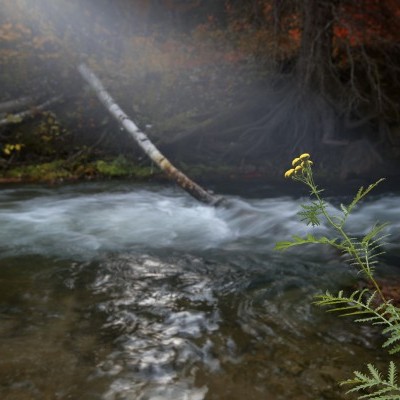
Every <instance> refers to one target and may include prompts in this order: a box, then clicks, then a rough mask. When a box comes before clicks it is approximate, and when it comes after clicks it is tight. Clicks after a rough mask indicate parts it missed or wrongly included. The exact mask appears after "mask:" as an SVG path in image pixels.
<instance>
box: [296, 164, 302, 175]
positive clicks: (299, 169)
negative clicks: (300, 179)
mask: <svg viewBox="0 0 400 400" xmlns="http://www.w3.org/2000/svg"><path fill="white" fill-rule="evenodd" d="M302 169H303V167H302V166H301V165H298V166H297V167H296V168H295V169H294V172H295V173H296V174H297V173H298V172H300V171H301V170H302Z"/></svg>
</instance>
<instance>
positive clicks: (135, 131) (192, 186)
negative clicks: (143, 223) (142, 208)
mask: <svg viewBox="0 0 400 400" xmlns="http://www.w3.org/2000/svg"><path fill="white" fill-rule="evenodd" d="M78 71H79V72H80V74H81V75H82V77H83V79H85V81H86V82H87V83H88V84H89V85H90V87H91V88H92V89H93V90H94V91H95V93H96V95H97V97H98V98H99V100H100V101H101V103H102V104H103V105H104V106H105V107H106V108H107V110H108V111H109V112H110V114H111V115H112V116H113V117H114V118H115V119H116V120H117V121H118V122H119V124H120V125H121V126H122V127H123V128H124V129H125V130H126V131H127V132H128V133H129V134H130V135H131V136H132V137H133V139H134V140H135V141H136V143H137V144H138V145H139V146H140V147H141V149H142V150H143V151H144V152H145V153H146V154H147V156H148V157H149V158H150V159H151V160H152V161H153V162H154V163H155V164H156V165H158V166H159V167H160V169H161V170H162V171H164V172H165V173H166V174H167V176H168V177H169V178H170V179H171V180H173V181H175V182H176V183H177V184H178V185H179V186H180V187H181V188H182V189H184V190H185V191H186V192H187V193H189V194H190V195H191V196H193V197H194V198H195V199H197V200H199V201H201V202H203V203H206V204H214V205H215V204H217V203H220V202H221V200H222V199H221V198H220V197H217V196H213V195H212V194H210V193H209V192H207V191H206V190H204V189H203V188H202V187H201V186H199V185H198V184H197V183H195V182H193V181H192V180H191V179H190V178H188V177H187V176H186V175H185V174H184V173H183V172H181V171H179V170H178V169H177V168H176V167H175V166H173V165H172V164H171V163H170V161H169V160H168V159H167V158H166V157H165V156H164V155H163V154H161V153H160V151H159V150H158V149H157V148H156V147H155V146H154V144H153V143H152V142H151V141H150V139H149V138H148V137H147V135H146V134H145V133H143V132H142V131H140V129H139V128H138V127H137V126H136V124H135V123H134V122H133V121H132V120H131V119H129V117H128V116H127V115H126V114H125V113H124V111H122V109H121V108H120V107H119V106H118V104H117V103H116V102H115V101H114V99H113V98H112V97H111V96H110V95H109V94H108V92H107V91H106V89H105V88H104V86H103V84H102V83H101V81H100V80H99V79H98V78H97V76H96V75H95V74H94V73H93V72H92V71H91V70H90V68H89V67H88V66H87V65H85V64H81V65H79V67H78Z"/></svg>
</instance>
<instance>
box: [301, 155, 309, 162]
mask: <svg viewBox="0 0 400 400" xmlns="http://www.w3.org/2000/svg"><path fill="white" fill-rule="evenodd" d="M299 158H300V160H302V161H305V160H308V159H309V158H310V155H309V154H308V153H303V154H302V155H301V156H300V157H299Z"/></svg>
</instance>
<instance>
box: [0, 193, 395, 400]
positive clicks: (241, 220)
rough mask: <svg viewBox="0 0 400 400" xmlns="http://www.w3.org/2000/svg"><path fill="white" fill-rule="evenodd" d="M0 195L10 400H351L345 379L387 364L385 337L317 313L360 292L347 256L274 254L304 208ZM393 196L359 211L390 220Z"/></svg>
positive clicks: (160, 198) (179, 199)
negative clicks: (321, 298) (321, 300)
mask: <svg viewBox="0 0 400 400" xmlns="http://www.w3.org/2000/svg"><path fill="white" fill-rule="evenodd" d="M2 196H3V202H2V203H1V209H2V212H1V215H0V219H1V221H2V224H3V223H5V224H6V227H7V229H8V234H6V233H4V232H3V233H2V236H1V239H0V245H1V247H2V249H3V256H2V258H0V318H1V323H0V354H1V358H0V382H1V384H0V397H1V398H2V399H3V398H4V399H18V400H25V399H26V400H27V399H43V398H49V399H71V398H73V399H75V398H76V399H78V398H79V399H105V400H117V399H143V400H144V399H167V400H168V399H176V400H180V399H182V400H183V399H194V400H202V399H204V400H209V399H213V400H214V399H215V400H217V399H218V400H221V399H230V400H231V399H233V400H236V399H237V400H239V399H243V398H249V399H256V400H258V399H260V400H261V399H266V398H267V399H269V398H270V399H288V398H295V399H315V398H320V399H340V398H343V396H342V394H341V393H342V392H341V390H340V389H339V388H338V386H337V384H336V382H337V380H340V379H344V378H346V377H348V376H350V375H351V371H352V370H354V369H356V368H359V367H360V365H362V364H363V363H366V362H374V363H376V364H378V365H379V363H381V362H382V361H384V360H381V359H380V357H381V352H380V351H379V347H380V345H381V340H380V338H379V336H378V335H376V331H375V330H373V329H370V328H362V327H355V326H353V325H352V324H351V323H350V322H346V321H344V320H338V319H336V318H334V317H333V316H331V315H325V314H324V313H323V312H321V310H319V309H315V308H314V307H313V306H312V305H311V302H312V296H313V295H314V294H315V293H316V292H319V291H320V289H321V288H323V289H325V288H326V289H332V290H336V289H337V288H342V287H351V286H352V285H353V284H354V281H355V279H356V277H355V275H354V273H353V272H351V271H349V270H348V269H347V268H345V267H344V266H343V264H342V262H341V260H340V258H338V257H337V255H336V254H333V253H329V252H328V253H321V252H316V251H314V249H311V250H310V251H308V252H305V253H298V254H294V255H293V254H291V255H290V254H285V253H284V254H280V253H276V252H273V251H271V246H272V243H274V242H275V240H277V238H278V236H279V235H281V234H283V235H285V234H286V233H287V232H288V231H290V229H291V228H293V227H294V228H296V229H297V222H296V221H292V220H291V218H292V215H293V214H294V213H295V211H296V209H295V205H296V204H298V202H297V200H294V199H290V198H280V199H263V200H252V201H248V202H246V201H244V200H241V199H237V200H236V201H237V202H238V203H239V204H240V205H241V207H238V208H235V209H227V210H212V209H206V208H204V207H202V206H198V205H194V204H193V203H192V202H191V200H190V199H188V198H187V197H185V196H184V195H180V194H176V193H175V192H171V191H168V190H167V191H166V190H164V189H162V190H161V191H158V189H157V190H156V191H154V190H147V189H146V190H144V189H143V190H137V191H136V192H135V193H131V192H128V191H126V192H123V191H121V192H120V193H117V195H116V196H110V195H109V194H107V193H104V192H101V191H94V193H88V192H86V191H83V192H82V193H80V192H76V191H74V192H71V191H68V190H66V189H64V188H63V189H59V190H56V191H40V192H35V193H32V192H28V193H26V191H25V192H24V193H22V192H18V190H16V191H10V192H8V193H3V194H2ZM389 200H390V198H389ZM389 200H387V199H377V200H376V201H375V202H370V203H368V204H367V205H365V206H364V208H362V209H361V210H360V211H359V214H358V215H360V214H361V213H365V216H368V218H369V217H370V215H377V214H380V216H381V217H385V216H387V213H392V208H394V207H396V206H397V204H400V203H395V202H393V203H390V207H389V206H388V204H387V203H386V201H389ZM380 204H382V207H380V206H379V205H380ZM172 205H176V209H173V210H168V209H169V208H171V207H172ZM286 207H287V208H288V209H286ZM368 207H369V208H368ZM397 207H400V206H397ZM386 209H388V211H387V212H386ZM46 210H47V211H46ZM243 210H244V211H243ZM285 210H286V211H285ZM153 211H154V212H155V215H152V212H153ZM75 213H76V214H75ZM114 213H115V215H110V214H114ZM391 215H392V216H393V214H391ZM108 216H110V217H108ZM262 216H265V220H264V219H263V218H262ZM43 217H46V220H45V221H44V220H42V219H41V218H43ZM163 218H165V219H163ZM356 218H357V214H356ZM371 218H372V217H371ZM21 221H22V222H21ZM393 223H394V225H396V224H398V223H399V221H398V220H394V221H393ZM7 224H8V225H7ZM164 224H165V225H164ZM352 224H353V225H352V226H354V227H356V226H358V225H359V223H358V221H356V220H354V221H353V222H352ZM13 225H15V226H13ZM294 225H296V226H294ZM2 226H3V225H2ZM46 226H47V227H48V231H47V228H46ZM145 228H146V229H145ZM302 229H303V228H302ZM321 229H325V228H324V227H322V228H321ZM360 229H363V228H362V227H361V228H360ZM23 233H25V235H23ZM78 234H81V235H83V236H82V237H85V235H88V236H89V237H90V238H91V240H92V242H90V241H89V242H88V243H86V242H82V238H81V239H80V240H77V239H76V243H74V242H73V239H72V238H73V237H74V235H78ZM165 235H167V239H166V238H165ZM168 235H170V236H168ZM146 238H147V239H148V240H150V242H151V243H150V244H149V243H147V242H146V240H145V239H146ZM74 240H75V239H74ZM120 241H122V244H121V243H119V242H120ZM182 242H183V243H184V244H185V246H186V247H187V248H183V247H184V246H183V247H182ZM21 243H22V246H23V247H22V253H25V255H24V254H22V255H18V256H17V255H16V254H17V253H18V252H19V250H20V249H21V248H20V247H18V246H19V245H20V244H21ZM93 243H97V245H98V246H97V247H96V246H93ZM391 246H392V247H393V248H397V247H396V246H397V244H396V242H395V241H392V242H391ZM34 253H36V255H35V254H34ZM14 254H15V255H14ZM7 255H8V256H7ZM6 256H7V257H6ZM384 267H385V274H391V273H393V274H395V273H396V270H395V269H394V268H392V267H391V266H390V265H384ZM360 330H361V332H362V334H361V335H360V334H359V333H360Z"/></svg>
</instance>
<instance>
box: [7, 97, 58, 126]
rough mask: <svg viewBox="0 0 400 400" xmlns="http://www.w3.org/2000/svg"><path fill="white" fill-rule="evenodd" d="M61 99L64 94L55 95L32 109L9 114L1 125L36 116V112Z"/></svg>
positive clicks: (16, 122) (19, 121) (17, 122)
mask: <svg viewBox="0 0 400 400" xmlns="http://www.w3.org/2000/svg"><path fill="white" fill-rule="evenodd" d="M61 99H62V96H54V97H52V98H51V99H49V100H47V101H45V102H44V103H42V104H39V105H37V106H34V107H32V109H30V110H25V111H21V112H20V113H17V114H8V115H7V116H6V117H5V118H3V119H1V120H0V127H1V126H7V125H12V124H19V123H21V122H22V121H24V120H25V119H27V118H31V117H33V116H35V114H36V113H37V112H38V111H43V110H45V109H46V108H48V107H49V106H50V105H52V104H54V103H57V102H59V101H60V100H61Z"/></svg>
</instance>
